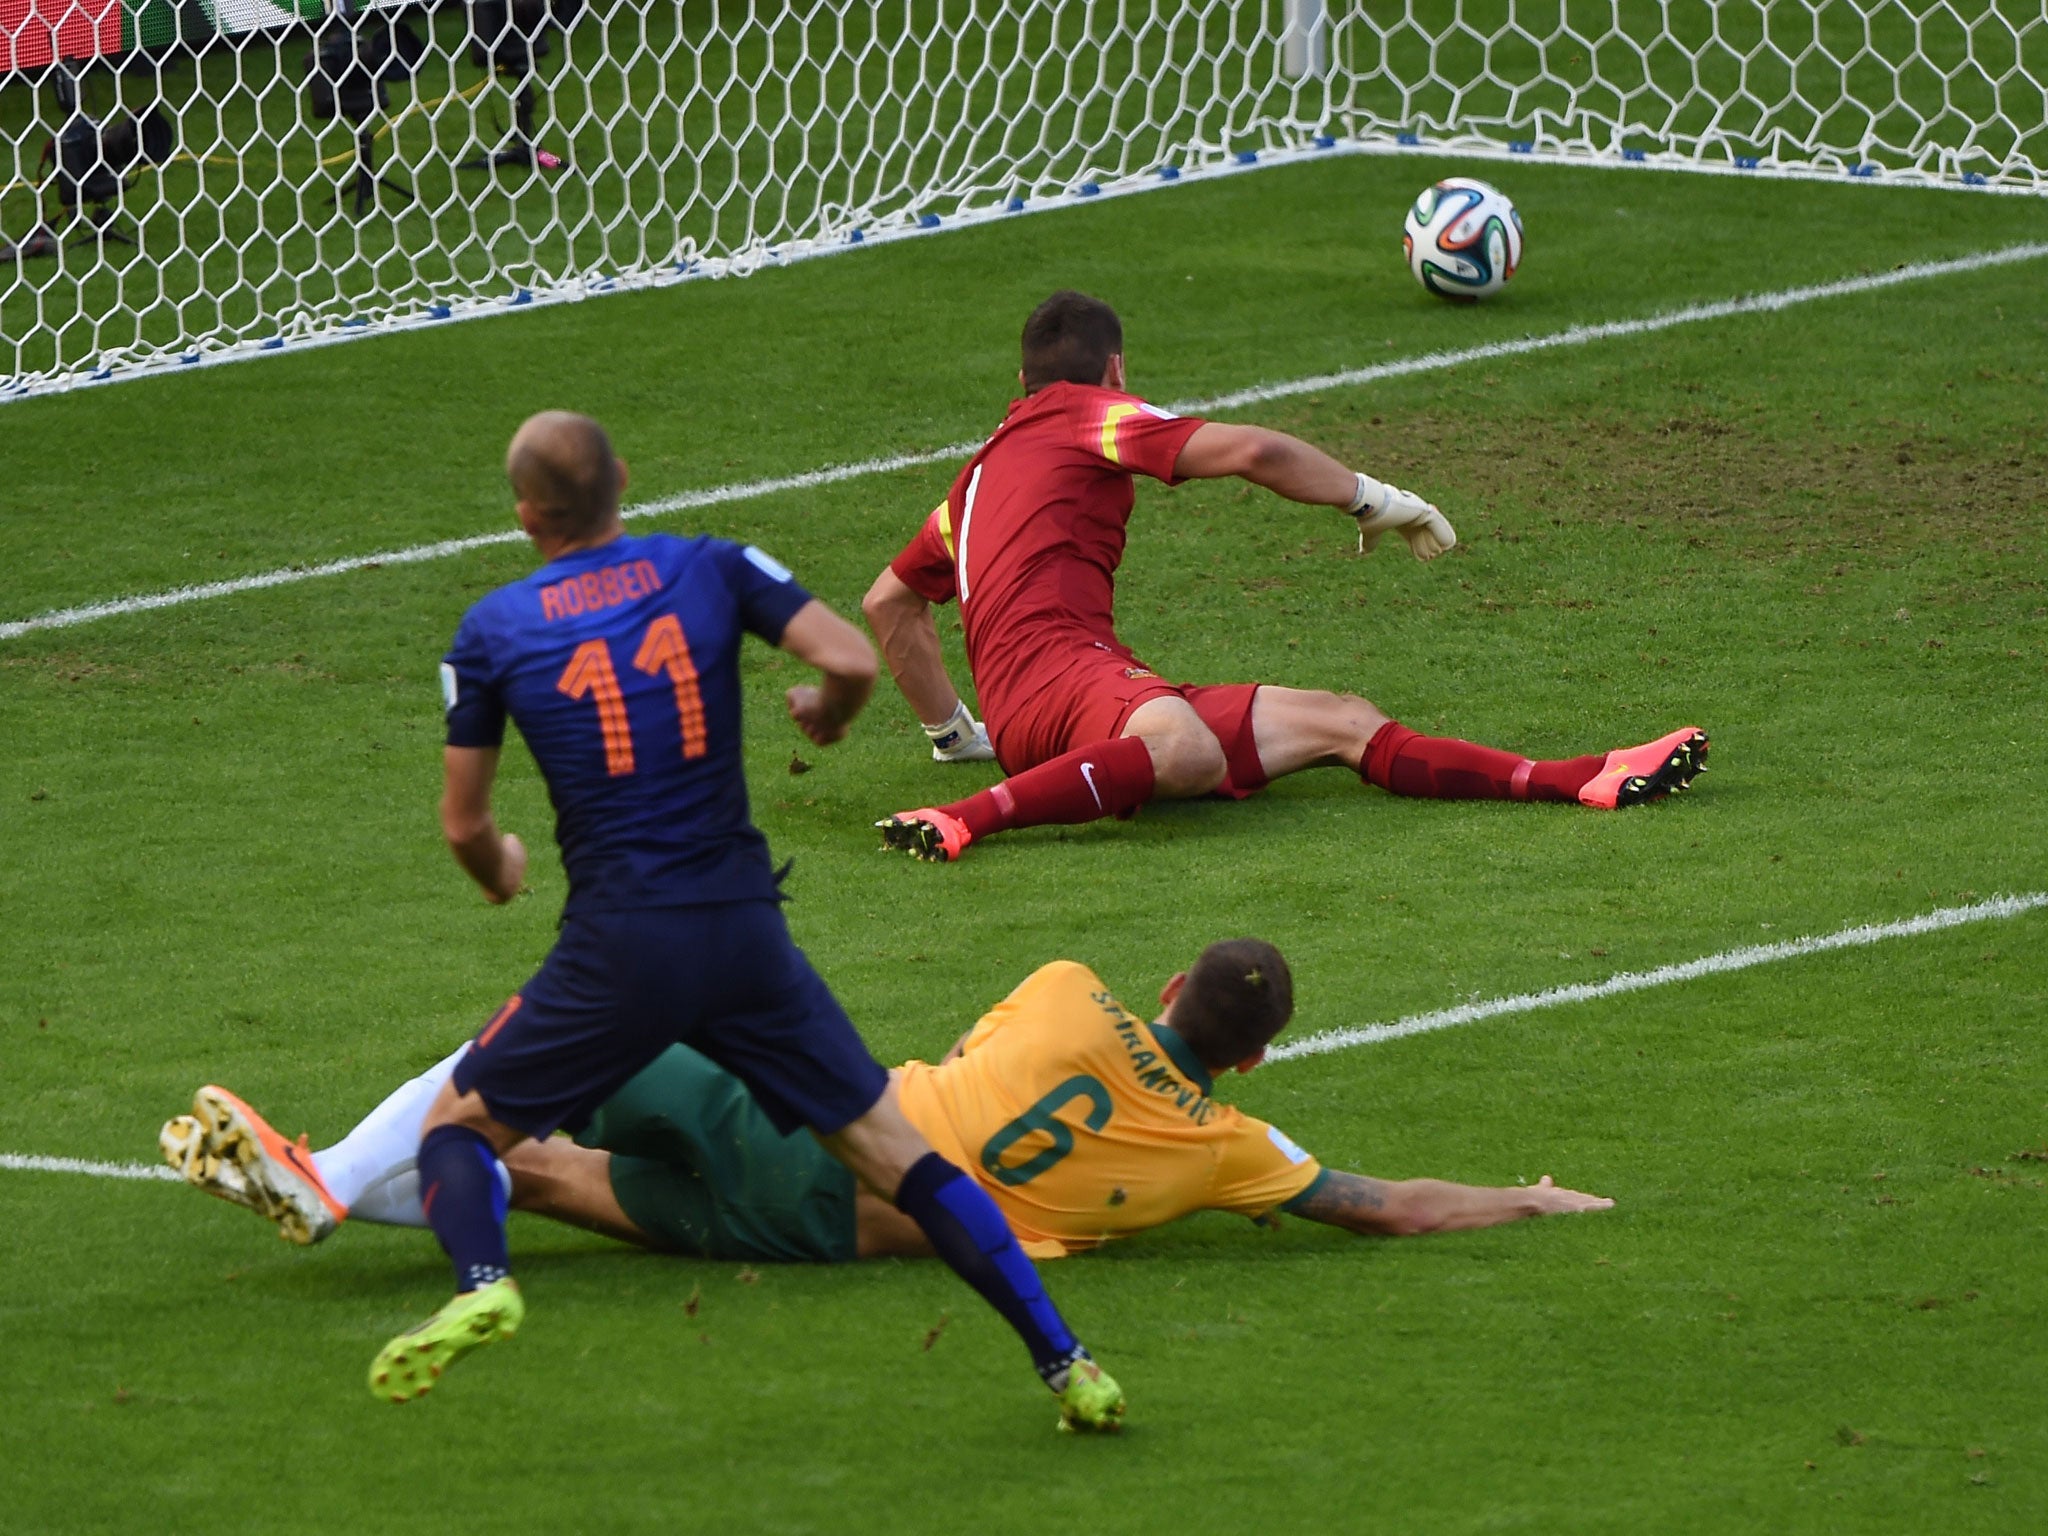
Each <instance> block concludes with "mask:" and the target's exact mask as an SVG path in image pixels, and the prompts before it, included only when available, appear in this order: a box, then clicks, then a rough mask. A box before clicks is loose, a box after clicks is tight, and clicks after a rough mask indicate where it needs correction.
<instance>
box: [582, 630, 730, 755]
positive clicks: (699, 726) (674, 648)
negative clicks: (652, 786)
mask: <svg viewBox="0 0 2048 1536" xmlns="http://www.w3.org/2000/svg"><path fill="white" fill-rule="evenodd" d="M633 666H634V668H635V670H637V671H641V672H645V673H646V674H647V675H648V676H649V677H659V676H661V675H662V674H663V673H666V674H667V675H668V679H669V682H670V683H671V684H673V685H674V688H675V693H676V717H677V720H678V721H679V723H680V726H681V730H682V748H683V759H684V761H686V762H687V761H689V760H690V759H692V758H698V757H702V756H703V755H704V754H705V752H707V751H708V750H710V740H709V737H708V734H707V732H706V730H705V725H704V696H703V694H702V692H701V691H700V690H699V689H698V686H697V664H696V663H695V662H694V661H693V660H692V659H691V657H690V642H689V640H688V639H687V638H685V636H684V634H683V626H682V621H681V620H679V619H678V618H677V617H676V616H675V615H674V614H672V613H664V614H663V615H662V616H661V617H660V618H658V619H656V620H655V621H654V622H653V623H652V624H649V625H648V626H647V632H646V633H645V634H644V635H643V636H642V637H641V640H640V648H639V650H638V651H636V652H635V653H634V655H633ZM555 687H556V688H557V689H558V690H559V691H560V692H562V693H564V694H566V695H568V697H570V698H572V699H582V698H587V697H593V696H594V697H595V698H596V700H597V723H598V728H599V729H600V730H602V731H603V732H604V767H605V772H606V773H608V774H610V775H611V776H612V777H613V778H618V777H620V776H621V775H624V774H628V773H631V772H633V771H634V767H635V763H634V759H633V726H632V721H631V720H630V719H629V718H628V717H627V714H626V696H625V694H624V693H623V692H622V691H621V690H620V688H619V675H618V673H617V672H616V671H614V670H613V668H612V651H611V645H610V643H609V642H608V641H606V640H604V639H602V638H599V639H595V640H586V641H584V642H583V643H582V644H581V645H579V646H577V647H576V652H575V654H574V655H572V656H571V657H570V658H569V665H568V666H566V667H564V668H563V669H562V675H561V676H560V677H559V678H557V679H556V681H555Z"/></svg>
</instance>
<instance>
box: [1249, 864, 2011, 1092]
mask: <svg viewBox="0 0 2048 1536" xmlns="http://www.w3.org/2000/svg"><path fill="white" fill-rule="evenodd" d="M2041 907H2048V891H2033V892H2029V893H2028V894H2026V895H2024V896H1995V897H1993V898H1992V899H1991V900H1989V901H1980V902H1976V903H1974V904H1972V905H1970V906H1967V907H1939V908H1936V909H1935V910H1934V911H1932V912H1924V913H1922V914H1921V915H1920V916H1918V917H1908V918H1902V919H1900V920H1899V921H1898V922H1895V923H1864V924H1861V925H1859V926H1857V927H1854V928H1843V929H1840V930H1838V931H1836V932H1834V933H1825V934H1820V935H1818V936H1817V937H1813V938H1805V939H1788V940H1786V941H1785V942H1783V943H1781V944H1753V945H1750V946H1748V947H1747V948H1744V949H1726V950H1723V951H1721V953H1719V954H1717V955H1702V956H1701V957H1700V958H1699V959H1697V960H1687V961H1684V962H1683V963H1681V964H1678V965H1660V966H1658V967H1657V969H1656V970H1654V971H1623V972H1621V973H1620V974H1619V975H1615V976H1610V977H1608V978H1607V979H1606V980H1605V981H1588V982H1579V983H1576V984H1574V985H1572V986H1567V987H1551V988H1550V989H1548V990H1547V991H1543V992H1524V993H1522V994H1521V995H1519V996H1517V997H1496V998H1493V999H1491V1000H1489V1001H1487V1002H1480V1003H1462V1004H1460V1005H1459V1006H1458V1007H1456V1008H1441V1009H1438V1010H1437V1011H1436V1012H1434V1013H1418V1014H1411V1015H1410V1016H1409V1017H1407V1018H1405V1019H1399V1020H1396V1021H1395V1022H1394V1023H1392V1024H1363V1025H1358V1026H1355V1027H1353V1028H1350V1029H1331V1030H1325V1031H1323V1032H1322V1033H1321V1034H1316V1035H1309V1036H1307V1037H1305V1038H1303V1039H1300V1040H1296V1041H1293V1042H1291V1043H1290V1044H1287V1045H1283V1046H1280V1047H1279V1048H1278V1049H1276V1050H1273V1051H1269V1052H1268V1053H1267V1056H1268V1058H1269V1059H1270V1060H1273V1061H1287V1060H1291V1059H1293V1058H1295V1057H1300V1056H1323V1055H1327V1054H1328V1053H1329V1052H1331V1051H1348V1050H1350V1049H1351V1048H1352V1047H1353V1046H1355V1045H1378V1044H1379V1043H1380V1042H1382V1041H1385V1040H1403V1039H1406V1038H1407V1037H1408V1036H1410V1035H1426V1034H1429V1033H1431V1032H1432V1031H1434V1030H1439V1029H1455V1028H1457V1027H1458V1026H1459V1025H1461V1024H1477V1023H1478V1022H1480V1021H1481V1020H1482V1019H1498V1018H1501V1017H1504V1016H1505V1015H1508V1014H1515V1013H1534V1012H1536V1011H1537V1010H1538V1009H1541V1008H1560V1007H1563V1006H1564V1005H1565V1004H1567V1003H1588V1002H1592V1001H1594V1000H1595V999H1597V998H1603V997H1620V996H1622V995H1623V994H1624V993H1628V992H1642V991H1646V990H1648V989H1649V988H1651V987H1668V986H1671V985H1672V984H1674V983H1676V982H1681V981H1695V980H1697V979H1698V978H1700V977H1702V976H1720V975H1723V974H1725V973H1727V972H1729V971H1746V970H1748V969H1750V968H1751V967H1752V966H1758V965H1771V964H1773V963H1775V962H1776V961H1779V960H1800V959H1804V958H1805V957H1806V956H1808V955H1822V954H1826V953H1828V952H1829V951H1830V950H1836V949H1860V948H1862V947H1863V946H1864V945H1867V944H1881V943H1883V942H1884V941H1885V940H1887V939H1910V938H1914V937H1917V936H1918V935H1920V934H1923V933H1939V932H1940V931H1941V930H1942V929H1944V928H1956V927H1960V926H1961V925H1962V924H1964V923H1982V922H1988V921H1989V920H1991V919H1992V918H1999V917H2018V916H2019V915H2020V914H2021V913H2023V912H2032V911H2035V910H2036V909H2038V908H2041Z"/></svg>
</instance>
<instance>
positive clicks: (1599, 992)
mask: <svg viewBox="0 0 2048 1536" xmlns="http://www.w3.org/2000/svg"><path fill="white" fill-rule="evenodd" d="M2042 907H2048V891H2033V892H2029V893H2028V894H2026V895H2024V896H1994V897H1993V898H1992V899H1991V900H1989V901H1980V902H1977V903H1975V904H1974V905H1971V906H1967V907H1940V908H1937V909H1936V910H1934V911H1932V912H1925V913H1922V914H1921V915H1920V916H1918V917H1908V918H1902V919H1900V920H1899V921H1898V922H1894V923H1864V924H1861V925H1859V926H1857V927H1854V928H1843V929H1840V930H1838V931H1836V932H1834V933H1826V934H1821V935H1820V936H1818V937H1816V938H1806V939H1789V940H1787V941H1785V942H1784V943H1782V944H1755V945H1751V946H1749V947H1747V948H1744V949H1724V950H1722V951H1721V952H1720V953H1719V954H1715V955H1702V956H1701V957H1700V958H1699V959H1697V960H1687V961H1685V962H1684V963H1683V964H1680V965H1664V966H1659V967H1658V968H1657V969H1656V970H1654V971H1623V972H1622V973H1621V974H1620V975H1618V976H1610V977H1608V978H1607V979H1606V980H1605V981H1592V982H1583V983H1580V984H1578V985H1576V986H1569V987H1552V988H1550V989H1549V990H1548V991H1545V992H1525V993H1522V994H1521V995H1520V996H1518V997H1497V998H1494V999H1493V1000H1492V1001H1490V1002H1484V1003H1464V1004H1461V1005H1460V1006H1458V1007H1456V1008H1444V1009H1440V1010H1438V1011H1437V1012H1435V1013H1418V1014H1414V1015H1411V1016H1410V1017H1408V1018H1405V1019H1401V1020H1398V1021H1397V1022H1395V1023H1392V1024H1366V1025H1362V1026H1360V1027H1358V1028H1354V1029H1332V1030H1326V1031H1324V1032H1323V1033H1322V1034H1319V1035H1310V1036H1308V1037H1307V1038H1305V1039H1301V1040H1296V1041H1294V1042H1293V1043H1292V1044H1290V1045H1283V1046H1281V1047H1279V1048H1278V1049H1277V1050H1274V1051H1270V1052H1268V1053H1267V1057H1268V1059H1269V1060H1272V1061H1289V1060H1292V1059H1294V1058H1296V1057H1301V1056H1324V1055H1327V1054H1329V1053H1330V1052H1331V1051H1348V1050H1350V1049H1351V1048H1352V1047H1353V1046H1358V1045H1378V1044H1380V1043H1381V1042H1382V1041H1386V1040H1401V1039H1405V1038H1406V1037H1407V1036H1409V1035H1425V1034H1428V1033H1430V1032H1431V1031H1433V1030H1439V1029H1452V1028H1455V1027H1456V1026H1458V1025H1460V1024H1476V1023H1478V1022H1479V1021H1480V1020H1482V1019H1497V1018H1500V1017H1502V1016H1504V1015H1507V1014H1515V1013H1534V1012H1535V1011H1536V1010H1537V1009H1539V1008H1559V1007H1562V1006H1564V1005H1565V1004H1567V1003H1585V1002H1592V1001H1593V1000H1595V999H1597V998H1603V997H1619V996H1621V995H1622V994H1623V993H1625V992H1641V991H1644V990H1646V989H1648V988H1650V987H1668V986H1671V985H1673V984H1675V983H1677V982H1681V981H1695V980H1697V979H1698V978H1700V977H1702V976H1719V975H1722V974H1724V973H1725V972H1728V971H1746V970H1748V969H1750V968H1751V967H1752V966H1758V965H1770V964H1773V963H1774V962H1776V961H1779V960H1799V959H1803V958H1805V957H1806V956H1807V955H1820V954H1826V953H1827V952H1828V951H1829V950H1835V949H1858V948H1861V947H1862V946H1864V945H1867V944H1879V943H1882V942H1884V941H1885V940H1886V939H1910V938H1914V937H1917V936H1918V935H1920V934H1923V933H1939V932H1940V931H1941V930H1943V929H1944V928H1958V927H1961V926H1962V925H1963V924H1964V923H1982V922H1988V921H1990V920H1991V919H1992V918H2000V917H2018V916H2019V915H2020V914H2021V913H2023V912H2033V911H2036V910H2038V909H2039V908H2042ZM8 1168H13V1169H17V1170H20V1171H22V1172H26V1173H86V1174H92V1175H95V1176H96V1177H99V1178H104V1179H171V1180H176V1179H177V1177H178V1175H177V1174H175V1173H173V1172H172V1171H171V1170H170V1169H169V1168H167V1167H164V1166H162V1165H161V1164H156V1163H95V1162H89V1161H87V1160H86V1159H84V1158H78V1157H25V1156H22V1155H20V1154H17V1153H11V1152H0V1169H8Z"/></svg>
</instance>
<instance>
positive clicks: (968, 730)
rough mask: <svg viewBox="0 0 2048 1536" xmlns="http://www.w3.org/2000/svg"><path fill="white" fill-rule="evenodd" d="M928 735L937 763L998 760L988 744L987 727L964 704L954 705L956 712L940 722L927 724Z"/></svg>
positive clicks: (992, 748) (933, 757) (926, 733)
mask: <svg viewBox="0 0 2048 1536" xmlns="http://www.w3.org/2000/svg"><path fill="white" fill-rule="evenodd" d="M924 733H925V735H927V736H929V737H931V739H932V761H933V762H935V763H992V762H994V761H995V760H996V749H995V748H994V747H992V746H990V745H989V739H988V727H987V726H985V725H983V724H982V723H981V722H980V721H979V720H977V719H975V718H974V716H973V715H972V714H971V713H969V712H968V708H967V706H966V705H965V704H955V705H954V706H953V713H952V714H951V715H949V716H947V717H946V719H945V721H944V722H943V723H942V724H939V725H927V726H925V728H924Z"/></svg>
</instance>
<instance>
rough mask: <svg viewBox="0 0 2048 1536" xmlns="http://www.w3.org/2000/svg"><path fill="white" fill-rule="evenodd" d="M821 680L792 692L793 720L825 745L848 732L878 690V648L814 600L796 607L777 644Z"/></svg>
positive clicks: (791, 713) (790, 691)
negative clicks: (869, 698) (876, 657)
mask: <svg viewBox="0 0 2048 1536" xmlns="http://www.w3.org/2000/svg"><path fill="white" fill-rule="evenodd" d="M778 644H780V645H781V647H782V649H783V650H785V651H787V652H789V654H790V655H792V656H794V657H795V658H796V659H797V660H798V661H801V662H805V663H807V664H808V665H810V666H813V667H816V668H817V669H818V670H819V672H821V673H823V674H824V676H823V679H822V680H821V681H819V682H816V683H802V684H799V685H798V686H797V687H794V688H792V689H790V690H789V695H788V697H789V718H790V719H792V720H794V721H795V722H796V723H797V726H798V728H799V729H801V730H802V731H803V733H804V734H805V735H806V736H808V737H810V738H811V740H812V741H814V742H816V743H817V744H818V745H819V746H821V747H828V746H830V745H831V744H832V743H833V742H835V741H838V740H839V739H841V738H842V737H843V736H845V735H846V728H847V727H848V726H849V725H851V724H853V719H854V716H856V715H858V714H859V713H860V712H861V710H862V708H863V707H864V706H865V705H866V704H867V701H868V695H870V694H871V693H873V692H874V691H875V676H876V672H877V668H876V666H875V648H874V647H873V646H871V645H869V644H868V639H867V636H866V635H863V634H862V633H861V632H860V631H859V630H857V629H855V628H854V627H853V626H852V625H851V624H849V623H847V622H846V620H844V619H842V618H841V617H839V615H838V614H836V613H834V612H833V611H832V610H831V609H830V608H827V607H826V606H825V605H824V604H823V603H821V602H819V601H818V599H816V598H812V599H811V600H810V601H809V602H808V603H805V604H804V605H803V607H801V608H799V609H798V610H797V611H796V616H795V617H794V618H792V619H791V620H790V621H789V623H788V625H787V626H786V627H785V628H784V629H783V631H782V639H781V640H780V641H779V642H778Z"/></svg>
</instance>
